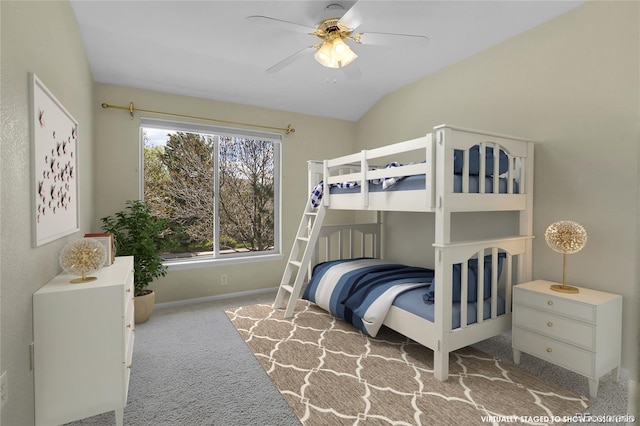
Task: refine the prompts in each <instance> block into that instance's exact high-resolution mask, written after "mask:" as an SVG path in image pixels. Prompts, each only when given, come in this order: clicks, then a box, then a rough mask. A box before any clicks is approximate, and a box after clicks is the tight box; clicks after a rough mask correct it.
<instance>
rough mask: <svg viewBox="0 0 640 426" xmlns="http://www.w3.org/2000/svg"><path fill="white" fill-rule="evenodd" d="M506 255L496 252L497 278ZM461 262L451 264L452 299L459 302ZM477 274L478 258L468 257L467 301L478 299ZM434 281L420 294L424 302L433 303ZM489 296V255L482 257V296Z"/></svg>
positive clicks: (486, 297) (485, 297)
mask: <svg viewBox="0 0 640 426" xmlns="http://www.w3.org/2000/svg"><path fill="white" fill-rule="evenodd" d="M506 257H507V255H506V254H505V253H498V280H499V279H500V275H501V273H502V262H503V260H504V259H505V258H506ZM461 269H462V264H461V263H456V264H455V265H453V301H454V302H460V300H461V293H462V285H461V282H462V274H461ZM477 276H478V259H469V266H468V271H467V301H468V302H474V301H476V300H477V299H478V292H477V291H478V289H477V281H478V280H477ZM435 289H436V285H435V281H432V282H431V285H430V286H429V288H428V289H427V292H426V293H425V294H424V295H423V296H422V299H423V300H424V301H425V302H426V303H433V300H434V295H435ZM489 297H491V255H487V256H485V257H484V294H483V298H484V299H488V298H489Z"/></svg>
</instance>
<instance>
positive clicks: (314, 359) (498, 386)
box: [226, 300, 589, 426]
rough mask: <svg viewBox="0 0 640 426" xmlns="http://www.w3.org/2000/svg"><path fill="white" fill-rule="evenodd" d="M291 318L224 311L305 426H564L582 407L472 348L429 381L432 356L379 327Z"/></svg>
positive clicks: (260, 310)
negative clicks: (364, 329)
mask: <svg viewBox="0 0 640 426" xmlns="http://www.w3.org/2000/svg"><path fill="white" fill-rule="evenodd" d="M295 312H296V313H295V315H294V317H293V318H290V319H283V314H284V310H274V309H272V307H271V306H270V305H254V306H246V307H241V308H237V309H232V310H227V311H226V314H227V316H228V317H229V319H230V320H231V322H232V323H233V325H234V326H235V327H236V329H237V330H238V332H239V333H240V334H241V335H242V337H243V338H244V340H245V341H246V342H247V345H248V346H249V348H250V349H251V351H252V352H253V353H254V355H255V356H256V358H257V359H258V361H259V362H260V363H261V364H262V367H263V368H264V369H265V371H266V372H267V373H268V374H269V376H270V377H271V380H273V382H274V383H275V385H276V387H277V388H278V389H279V390H280V392H281V393H282V395H283V396H284V398H285V400H286V401H287V403H288V404H289V405H290V406H291V408H292V409H293V411H294V412H295V413H296V415H297V416H298V418H299V419H300V421H301V422H302V424H304V425H322V426H324V425H354V424H357V425H389V424H395V425H435V424H437V425H443V424H445V425H475V424H494V425H496V424H507V423H516V424H517V423H520V424H535V425H542V424H562V423H564V420H566V417H564V416H573V415H575V414H576V413H580V412H583V411H584V410H585V408H587V407H588V404H589V401H588V400H587V399H584V398H582V397H580V396H578V395H575V394H572V393H571V392H569V391H567V390H564V389H562V388H560V387H558V386H554V385H552V384H549V383H545V382H543V381H541V380H540V379H538V378H536V377H535V376H532V375H530V374H528V373H526V372H523V371H521V370H519V369H518V368H517V367H515V366H514V365H513V364H511V363H507V362H503V361H500V360H499V359H495V358H493V357H491V356H489V355H486V354H484V353H482V352H480V351H478V350H476V349H473V348H464V349H461V350H459V351H456V352H455V353H452V354H451V356H450V360H449V362H450V368H449V380H447V381H446V382H439V381H437V380H436V379H435V378H434V377H433V369H432V368H433V357H432V354H433V352H432V351H431V350H430V349H427V348H425V347H424V346H421V345H419V344H417V343H415V342H413V341H411V340H408V339H407V338H405V337H404V336H402V335H400V334H398V333H395V332H393V331H391V330H389V329H387V328H386V327H383V329H382V330H381V331H380V333H379V334H378V336H377V337H376V338H375V339H374V338H371V337H368V336H365V335H363V334H362V333H360V332H359V331H358V330H356V329H355V328H353V327H352V326H351V325H350V324H347V323H345V322H344V321H342V320H339V319H336V318H334V317H332V316H331V315H330V314H328V313H327V312H325V311H323V310H322V309H320V308H318V307H317V306H315V305H314V304H312V303H310V302H307V301H303V300H300V301H298V305H297V307H296V311H295Z"/></svg>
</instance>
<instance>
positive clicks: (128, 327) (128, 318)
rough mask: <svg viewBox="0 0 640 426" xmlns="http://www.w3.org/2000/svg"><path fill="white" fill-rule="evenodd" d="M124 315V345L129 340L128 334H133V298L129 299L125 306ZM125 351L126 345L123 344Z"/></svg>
mask: <svg viewBox="0 0 640 426" xmlns="http://www.w3.org/2000/svg"><path fill="white" fill-rule="evenodd" d="M125 312H126V313H125V316H124V342H125V345H126V344H127V342H129V340H130V335H131V334H133V329H134V327H135V316H134V310H133V300H131V301H129V303H128V304H127V306H126V308H125ZM125 351H126V346H125Z"/></svg>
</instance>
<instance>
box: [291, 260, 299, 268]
mask: <svg viewBox="0 0 640 426" xmlns="http://www.w3.org/2000/svg"><path fill="white" fill-rule="evenodd" d="M289 264H290V265H293V266H296V267H298V268H299V267H300V266H301V265H302V263H301V262H298V261H297V260H290V261H289Z"/></svg>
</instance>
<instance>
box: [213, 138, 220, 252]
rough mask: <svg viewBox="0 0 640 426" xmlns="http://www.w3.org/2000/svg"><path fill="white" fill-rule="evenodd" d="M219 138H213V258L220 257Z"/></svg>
mask: <svg viewBox="0 0 640 426" xmlns="http://www.w3.org/2000/svg"><path fill="white" fill-rule="evenodd" d="M219 178H220V136H218V135H214V137H213V257H214V258H217V257H219V256H220V214H219V202H218V199H219V196H218V194H219V193H220V179H219Z"/></svg>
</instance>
